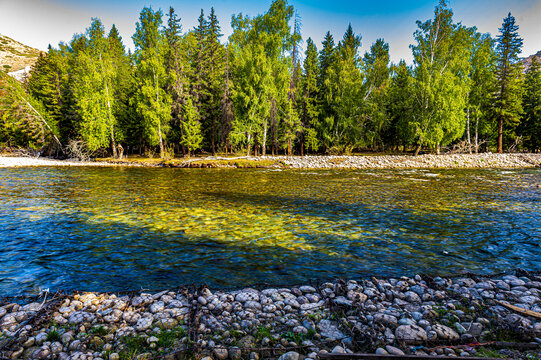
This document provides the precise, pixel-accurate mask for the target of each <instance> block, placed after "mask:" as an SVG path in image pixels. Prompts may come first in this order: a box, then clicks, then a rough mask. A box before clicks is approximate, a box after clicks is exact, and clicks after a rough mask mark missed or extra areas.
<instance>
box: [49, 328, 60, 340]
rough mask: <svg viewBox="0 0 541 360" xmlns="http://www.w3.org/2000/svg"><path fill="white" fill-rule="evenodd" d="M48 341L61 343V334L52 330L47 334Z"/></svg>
mask: <svg viewBox="0 0 541 360" xmlns="http://www.w3.org/2000/svg"><path fill="white" fill-rule="evenodd" d="M47 341H49V342H55V341H60V333H59V332H58V331H57V330H51V331H49V332H48V333H47Z"/></svg>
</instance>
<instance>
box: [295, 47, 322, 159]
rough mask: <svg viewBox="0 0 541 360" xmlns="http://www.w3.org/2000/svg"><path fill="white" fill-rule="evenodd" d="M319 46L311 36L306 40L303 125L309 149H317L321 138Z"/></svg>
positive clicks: (302, 106) (302, 99)
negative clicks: (318, 84) (318, 79)
mask: <svg viewBox="0 0 541 360" xmlns="http://www.w3.org/2000/svg"><path fill="white" fill-rule="evenodd" d="M317 56H318V54H317V48H316V45H315V44H314V42H313V41H312V39H311V38H308V40H307V41H306V52H305V54H304V64H303V67H304V74H303V78H302V94H301V95H302V97H301V100H300V101H301V104H302V105H301V109H302V126H303V128H304V141H305V143H306V148H307V149H308V150H312V151H317V149H318V148H319V138H318V136H317V131H318V129H319V128H320V124H319V112H320V109H319V101H318V96H319V89H318V86H317V78H318V75H319V64H318V58H317Z"/></svg>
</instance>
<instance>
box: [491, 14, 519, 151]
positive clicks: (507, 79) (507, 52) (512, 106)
mask: <svg viewBox="0 0 541 360" xmlns="http://www.w3.org/2000/svg"><path fill="white" fill-rule="evenodd" d="M497 39H498V45H497V47H496V50H497V53H498V67H497V70H496V77H497V84H498V92H497V95H496V113H497V118H498V153H502V152H503V136H504V130H505V132H507V134H508V136H509V137H513V135H514V129H515V127H516V126H517V124H518V122H519V120H520V114H521V112H522V106H521V97H522V86H521V82H522V66H521V64H520V62H519V57H518V55H519V54H520V52H521V49H522V39H521V38H520V36H519V35H518V25H516V24H515V18H514V17H513V16H512V15H511V13H509V14H508V15H507V17H506V18H505V19H503V24H502V27H501V28H500V35H498V37H497Z"/></svg>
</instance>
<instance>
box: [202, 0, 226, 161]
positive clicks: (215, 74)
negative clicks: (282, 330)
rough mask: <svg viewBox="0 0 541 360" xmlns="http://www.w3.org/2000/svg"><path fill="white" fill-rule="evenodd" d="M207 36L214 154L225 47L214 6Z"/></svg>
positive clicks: (210, 116) (210, 117)
mask: <svg viewBox="0 0 541 360" xmlns="http://www.w3.org/2000/svg"><path fill="white" fill-rule="evenodd" d="M207 24H208V25H207V28H208V30H207V37H206V42H205V52H206V56H207V58H208V60H207V62H208V75H207V87H208V89H207V94H208V104H207V113H208V114H207V116H206V118H207V122H206V126H207V127H208V133H209V140H210V147H211V150H212V154H213V155H215V154H216V147H217V141H218V138H219V130H220V128H223V126H220V119H222V116H221V113H222V100H223V94H222V92H223V89H224V85H223V82H224V71H225V48H224V46H223V45H222V44H221V43H220V37H222V33H221V28H220V24H219V22H218V19H217V17H216V14H215V13H214V8H211V9H210V15H209V16H208V20H207Z"/></svg>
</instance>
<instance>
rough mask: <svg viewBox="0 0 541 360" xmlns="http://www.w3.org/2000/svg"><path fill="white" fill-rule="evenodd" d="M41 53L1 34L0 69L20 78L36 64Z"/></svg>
mask: <svg viewBox="0 0 541 360" xmlns="http://www.w3.org/2000/svg"><path fill="white" fill-rule="evenodd" d="M39 54H40V51H39V50H37V49H34V48H31V47H30V46H26V45H23V44H21V43H20V42H18V41H15V40H13V39H11V38H9V37H7V36H5V35H2V34H0V69H2V70H4V71H6V72H8V73H10V74H11V75H14V76H15V77H16V78H19V77H18V76H17V75H18V74H21V75H22V74H23V73H25V72H28V70H29V69H30V67H31V66H32V65H33V64H34V63H35V62H36V60H37V58H38V56H39Z"/></svg>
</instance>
